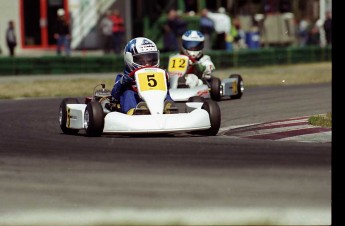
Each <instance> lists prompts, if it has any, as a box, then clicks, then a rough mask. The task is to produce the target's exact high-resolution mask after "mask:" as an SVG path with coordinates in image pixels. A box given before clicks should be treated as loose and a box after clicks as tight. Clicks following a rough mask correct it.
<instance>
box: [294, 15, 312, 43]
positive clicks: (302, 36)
mask: <svg viewBox="0 0 345 226" xmlns="http://www.w3.org/2000/svg"><path fill="white" fill-rule="evenodd" d="M309 26H310V23H309V21H308V20H307V19H306V18H302V19H301V20H300V22H299V23H298V31H297V34H298V42H299V46H300V47H303V46H305V45H306V44H307V40H308V35H309Z"/></svg>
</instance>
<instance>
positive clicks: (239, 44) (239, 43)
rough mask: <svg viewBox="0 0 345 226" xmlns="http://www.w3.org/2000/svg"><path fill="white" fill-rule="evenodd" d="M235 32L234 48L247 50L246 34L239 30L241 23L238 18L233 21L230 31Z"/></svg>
mask: <svg viewBox="0 0 345 226" xmlns="http://www.w3.org/2000/svg"><path fill="white" fill-rule="evenodd" d="M234 30H236V35H233V36H234V48H236V49H245V48H247V45H246V33H245V31H244V30H243V29H242V28H241V23H240V20H239V19H238V18H235V19H234V20H233V29H232V31H234Z"/></svg>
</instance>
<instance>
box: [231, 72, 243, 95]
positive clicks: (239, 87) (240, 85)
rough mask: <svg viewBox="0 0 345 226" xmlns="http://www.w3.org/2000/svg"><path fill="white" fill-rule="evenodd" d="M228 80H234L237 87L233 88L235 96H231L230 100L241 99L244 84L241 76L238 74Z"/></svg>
mask: <svg viewBox="0 0 345 226" xmlns="http://www.w3.org/2000/svg"><path fill="white" fill-rule="evenodd" d="M229 78H235V79H236V80H237V86H236V87H235V88H236V89H237V94H235V95H231V96H230V98H231V99H241V97H242V95H243V91H244V82H243V79H242V76H241V75H239V74H232V75H230V77H229Z"/></svg>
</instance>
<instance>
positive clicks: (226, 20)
mask: <svg viewBox="0 0 345 226" xmlns="http://www.w3.org/2000/svg"><path fill="white" fill-rule="evenodd" d="M207 16H208V17H209V18H211V20H213V21H214V29H215V31H216V33H217V38H216V41H215V48H214V49H217V50H225V49H226V37H227V36H228V34H230V31H231V19H230V16H228V15H227V14H226V12H225V9H224V8H223V7H220V8H219V9H218V12H217V13H213V12H207Z"/></svg>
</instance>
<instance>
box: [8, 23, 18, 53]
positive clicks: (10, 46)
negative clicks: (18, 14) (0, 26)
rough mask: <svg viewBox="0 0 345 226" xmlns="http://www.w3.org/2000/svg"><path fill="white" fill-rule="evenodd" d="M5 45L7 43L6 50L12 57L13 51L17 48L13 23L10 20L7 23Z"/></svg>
mask: <svg viewBox="0 0 345 226" xmlns="http://www.w3.org/2000/svg"><path fill="white" fill-rule="evenodd" d="M6 43H7V47H8V50H9V52H10V56H12V57H13V56H14V49H15V48H16V46H17V37H16V33H15V30H14V22H13V21H12V20H10V21H9V22H8V27H7V30H6Z"/></svg>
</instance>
